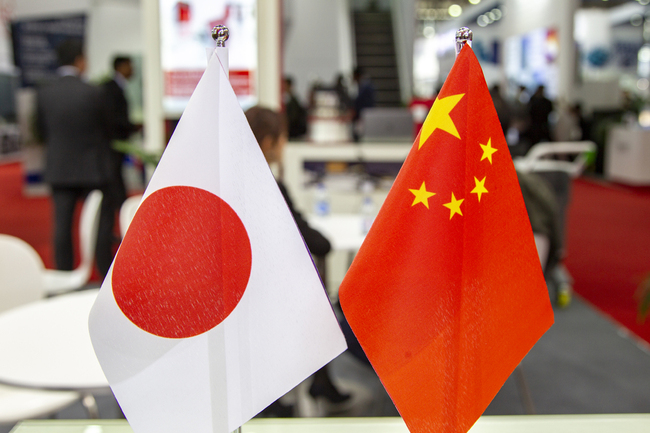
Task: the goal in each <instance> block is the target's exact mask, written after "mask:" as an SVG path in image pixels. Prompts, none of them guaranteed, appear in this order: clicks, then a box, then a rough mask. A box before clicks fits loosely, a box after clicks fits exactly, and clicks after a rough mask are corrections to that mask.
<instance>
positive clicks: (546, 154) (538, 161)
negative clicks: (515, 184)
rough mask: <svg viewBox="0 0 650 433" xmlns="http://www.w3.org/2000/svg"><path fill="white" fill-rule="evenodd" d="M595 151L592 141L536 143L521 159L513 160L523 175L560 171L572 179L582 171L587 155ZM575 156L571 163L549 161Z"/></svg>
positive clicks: (594, 144)
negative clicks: (558, 157)
mask: <svg viewBox="0 0 650 433" xmlns="http://www.w3.org/2000/svg"><path fill="white" fill-rule="evenodd" d="M595 150H596V143H594V142H593V141H563V142H555V143H538V144H536V145H534V146H533V147H531V148H530V150H529V151H528V153H526V155H525V156H523V157H521V158H515V159H514V163H515V167H516V168H517V170H518V171H521V172H523V173H531V172H545V171H561V172H565V173H568V174H569V176H571V177H572V178H575V177H578V176H580V175H581V174H582V172H583V171H584V169H585V167H586V165H587V160H588V154H589V153H591V152H594V151H595ZM572 155H573V156H575V158H574V159H573V160H572V161H566V160H558V159H551V157H556V156H572Z"/></svg>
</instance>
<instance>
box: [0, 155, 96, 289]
mask: <svg viewBox="0 0 650 433" xmlns="http://www.w3.org/2000/svg"><path fill="white" fill-rule="evenodd" d="M23 179H24V173H23V168H22V164H21V163H18V162H16V163H8V164H0V233H3V234H7V235H12V236H16V237H18V238H20V239H22V240H24V241H25V242H27V243H28V244H30V245H31V246H32V247H34V249H35V250H36V251H37V252H38V254H39V255H40V256H41V259H43V263H44V264H45V267H46V268H52V269H54V268H55V265H54V250H53V248H52V202H51V200H50V197H49V196H46V197H42V196H35V197H29V196H25V195H24V193H23V187H24V184H23ZM80 214H81V203H79V204H78V205H77V211H76V214H75V221H74V226H73V236H72V239H73V242H74V244H75V261H76V262H78V261H79V239H78V238H79V237H78V235H77V234H78V230H79V225H78V223H79V216H80ZM75 266H76V263H75ZM91 281H93V282H98V281H99V275H98V273H97V270H96V269H94V270H93V273H92V275H91Z"/></svg>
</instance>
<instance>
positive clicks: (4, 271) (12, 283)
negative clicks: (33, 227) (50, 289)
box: [0, 234, 44, 312]
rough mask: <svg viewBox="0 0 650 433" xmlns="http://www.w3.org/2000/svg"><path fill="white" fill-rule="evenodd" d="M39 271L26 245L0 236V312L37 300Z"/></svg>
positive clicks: (35, 255) (37, 260) (40, 266)
mask: <svg viewBox="0 0 650 433" xmlns="http://www.w3.org/2000/svg"><path fill="white" fill-rule="evenodd" d="M43 270H44V266H43V262H42V261H41V258H40V256H39V255H38V253H37V252H36V251H35V250H34V249H33V248H32V247H31V246H30V245H29V244H28V243H27V242H25V241H23V240H21V239H18V238H16V237H13V236H9V235H2V234H0V312H2V311H5V310H9V309H11V308H14V307H18V306H20V305H23V304H26V303H28V302H33V301H37V300H39V299H41V298H42V297H43Z"/></svg>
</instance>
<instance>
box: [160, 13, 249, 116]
mask: <svg viewBox="0 0 650 433" xmlns="http://www.w3.org/2000/svg"><path fill="white" fill-rule="evenodd" d="M256 4H257V2H256V0H184V1H177V0H160V40H161V63H162V69H163V79H164V82H163V85H164V90H163V92H164V93H163V95H164V97H163V107H164V110H165V115H166V116H167V117H178V116H180V114H181V113H182V112H183V110H184V109H185V106H186V105H187V102H188V101H189V98H190V96H191V95H192V92H193V91H194V88H195V87H196V85H197V83H198V82H199V80H200V79H201V76H202V75H203V72H204V71H205V68H206V66H207V54H206V48H210V47H214V46H215V42H214V41H213V40H212V36H211V30H212V28H213V27H214V26H216V25H218V24H222V25H225V26H226V27H228V30H229V32H230V37H229V39H228V41H227V42H226V47H227V48H228V50H229V64H230V83H231V84H232V86H233V89H234V90H235V93H236V94H237V97H238V99H239V103H240V104H241V105H242V107H243V108H248V107H250V106H253V105H255V104H256V103H257V89H256V82H257V80H256V73H257V7H256Z"/></svg>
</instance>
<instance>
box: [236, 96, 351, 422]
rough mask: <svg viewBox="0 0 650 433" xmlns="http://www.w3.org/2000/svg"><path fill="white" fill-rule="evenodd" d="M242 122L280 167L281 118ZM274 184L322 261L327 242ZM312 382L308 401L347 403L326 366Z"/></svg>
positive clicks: (257, 115)
mask: <svg viewBox="0 0 650 433" xmlns="http://www.w3.org/2000/svg"><path fill="white" fill-rule="evenodd" d="M246 119H247V120H248V123H249V125H250V127H251V129H252V130H253V135H255V138H256V139H257V142H258V143H259V145H260V148H261V149H262V153H263V154H264V157H265V158H266V162H268V163H269V164H271V163H281V162H282V151H283V150H284V146H285V144H286V142H287V132H286V122H285V120H284V118H283V117H282V115H281V114H280V113H277V112H275V111H272V110H269V109H268V108H262V107H259V106H255V107H252V108H250V109H248V110H247V111H246ZM277 182H278V187H280V192H281V193H282V196H283V197H284V199H285V201H286V202H287V205H288V206H289V210H290V211H291V214H292V215H293V218H294V220H295V221H296V225H297V226H298V230H300V234H301V235H302V237H303V239H304V240H305V243H306V244H307V248H308V249H309V252H310V253H311V254H312V255H314V256H316V257H321V258H324V257H325V255H326V254H327V253H329V252H330V250H331V248H332V247H331V245H330V242H329V241H328V240H327V238H325V237H324V236H323V235H322V234H321V233H320V232H318V231H317V230H315V229H313V228H312V227H310V226H309V224H307V221H305V219H304V218H303V217H302V215H301V214H300V212H298V211H297V210H296V209H295V208H294V207H293V202H292V201H291V198H290V197H289V194H288V192H287V188H286V187H285V186H284V185H283V184H282V182H281V181H277ZM313 378H314V381H313V383H312V385H311V387H310V388H309V393H310V394H311V396H312V397H314V398H324V399H326V400H328V401H329V402H330V403H342V402H344V401H347V400H349V399H350V395H349V394H341V393H340V392H339V390H338V389H336V387H335V386H334V384H333V383H332V381H331V379H330V377H329V374H328V371H327V366H325V367H323V368H321V369H320V370H318V371H317V372H316V373H314V375H313ZM262 414H263V415H268V416H282V417H286V416H290V415H291V408H289V407H286V406H284V405H283V404H282V403H280V401H279V400H278V401H276V402H275V403H273V404H272V405H271V406H269V407H268V408H267V409H266V410H265V411H263V412H262Z"/></svg>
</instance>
